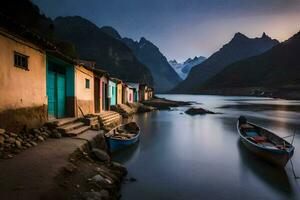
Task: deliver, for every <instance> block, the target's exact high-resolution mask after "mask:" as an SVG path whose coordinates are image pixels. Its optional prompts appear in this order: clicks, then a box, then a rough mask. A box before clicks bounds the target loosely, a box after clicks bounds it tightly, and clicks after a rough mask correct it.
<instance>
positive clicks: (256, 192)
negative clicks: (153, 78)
mask: <svg viewBox="0 0 300 200" xmlns="http://www.w3.org/2000/svg"><path fill="white" fill-rule="evenodd" d="M159 96H160V97H165V98H168V99H171V100H182V101H193V102H195V105H194V106H199V107H203V108H207V109H210V110H212V111H216V112H220V113H222V114H216V115H202V116H189V115H187V114H185V113H184V111H185V110H186V109H187V107H180V108H174V109H173V110H172V111H157V112H152V113H145V114H140V115H136V116H134V119H133V120H135V121H136V122H137V123H138V124H139V125H140V127H141V138H140V142H139V144H138V145H135V146H133V147H131V148H129V149H126V150H124V151H122V152H119V153H118V154H116V155H115V156H114V160H116V161H119V162H121V163H123V164H125V165H126V167H127V168H128V171H129V174H128V177H129V178H130V177H133V178H135V179H136V181H132V182H130V181H126V182H125V183H124V184H123V186H122V191H121V193H122V200H136V199H138V200H156V199H159V200H160V199H161V200H177V199H178V200H179V199H180V200H200V199H218V200H219V199H230V200H232V199H243V200H248V199H251V200H252V199H262V200H268V199H272V200H276V199H300V179H298V180H296V179H295V178H294V175H293V172H292V168H291V165H290V163H288V164H287V166H286V168H285V169H284V170H280V169H278V168H275V167H274V166H272V165H270V164H268V163H266V162H264V161H262V160H260V159H258V158H257V157H255V156H254V155H252V154H251V153H250V152H248V151H247V150H246V149H245V148H244V146H243V145H242V144H241V143H240V140H239V136H238V133H237V130H236V120H237V118H238V117H239V116H240V115H244V116H246V117H247V118H248V119H249V121H252V122H254V123H257V124H259V125H261V126H263V127H266V128H268V129H269V130H272V131H274V132H275V133H276V134H278V135H280V136H287V135H291V134H293V132H294V131H295V130H297V131H296V137H295V140H294V146H295V147H296V149H295V154H294V157H293V164H294V168H295V172H296V174H297V175H298V176H300V157H299V155H300V154H299V153H300V112H299V110H300V101H287V100H280V99H270V98H255V97H224V96H205V95H159ZM291 139H292V138H287V140H289V141H291Z"/></svg>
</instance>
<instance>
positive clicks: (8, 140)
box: [7, 138, 16, 144]
mask: <svg viewBox="0 0 300 200" xmlns="http://www.w3.org/2000/svg"><path fill="white" fill-rule="evenodd" d="M7 142H8V143H10V144H14V143H15V142H16V139H15V138H8V139H7Z"/></svg>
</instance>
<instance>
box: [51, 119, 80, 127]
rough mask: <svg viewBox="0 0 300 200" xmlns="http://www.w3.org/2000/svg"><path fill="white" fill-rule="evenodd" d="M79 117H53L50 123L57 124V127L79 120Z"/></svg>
mask: <svg viewBox="0 0 300 200" xmlns="http://www.w3.org/2000/svg"><path fill="white" fill-rule="evenodd" d="M77 120H78V118H77V117H69V118H62V119H51V120H50V121H49V122H48V123H52V124H55V125H56V126H57V127H60V126H64V125H67V124H70V123H73V122H75V121H77Z"/></svg>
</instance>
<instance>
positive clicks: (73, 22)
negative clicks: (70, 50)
mask: <svg viewBox="0 0 300 200" xmlns="http://www.w3.org/2000/svg"><path fill="white" fill-rule="evenodd" d="M54 26H55V28H54V32H55V37H57V38H59V39H60V40H65V41H68V42H71V43H73V44H74V45H75V48H76V51H77V53H78V54H79V57H80V58H81V59H86V60H94V61H96V62H97V65H98V66H99V67H101V69H104V70H106V71H108V72H109V73H110V74H111V75H112V76H115V77H118V78H120V79H122V80H125V81H130V82H140V83H147V84H149V85H152V83H153V79H152V75H151V72H150V71H149V70H148V68H147V67H146V66H145V65H144V64H142V63H141V62H140V61H139V60H138V59H137V58H136V56H135V55H134V54H133V52H132V50H131V49H130V48H128V47H127V46H126V45H125V44H124V43H123V42H122V41H120V40H119V39H116V38H115V37H116V36H117V37H118V35H119V34H116V33H115V32H114V31H112V28H111V27H104V28H103V27H102V29H100V28H99V27H98V26H96V25H95V24H93V23H92V22H90V21H88V20H87V19H84V18H82V17H79V16H74V17H58V18H56V19H55V20H54ZM111 35H114V37H112V36H111Z"/></svg>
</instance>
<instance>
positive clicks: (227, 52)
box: [172, 33, 279, 93]
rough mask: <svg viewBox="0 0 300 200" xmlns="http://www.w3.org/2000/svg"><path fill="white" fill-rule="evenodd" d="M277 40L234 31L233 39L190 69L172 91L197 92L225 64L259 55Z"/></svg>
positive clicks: (275, 43)
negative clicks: (248, 35) (253, 36)
mask: <svg viewBox="0 0 300 200" xmlns="http://www.w3.org/2000/svg"><path fill="white" fill-rule="evenodd" d="M278 43H279V42H278V41H277V40H274V39H272V38H270V37H269V36H267V35H266V34H265V33H263V35H262V37H260V38H248V37H247V36H245V35H243V34H242V33H236V34H235V35H234V37H233V39H232V40H231V41H230V42H229V43H227V44H225V45H224V46H223V47H222V48H221V49H220V50H219V51H217V52H216V53H214V54H213V55H211V56H210V57H209V58H208V59H206V60H205V61H204V62H202V63H201V64H199V65H197V66H195V67H193V68H192V70H191V71H190V73H189V75H188V77H187V78H186V79H185V80H184V81H183V82H181V83H180V84H179V85H178V86H177V87H176V88H175V89H173V90H172V92H173V93H198V92H199V87H200V86H201V84H203V83H204V82H205V81H207V80H209V79H210V78H212V77H213V76H215V75H216V74H217V73H219V72H220V71H222V70H223V69H224V68H225V67H226V66H228V65H230V64H232V63H234V62H236V61H239V60H242V59H245V58H249V57H251V56H255V55H259V54H261V53H264V52H265V51H267V50H269V49H271V48H272V47H273V46H275V45H277V44H278Z"/></svg>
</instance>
